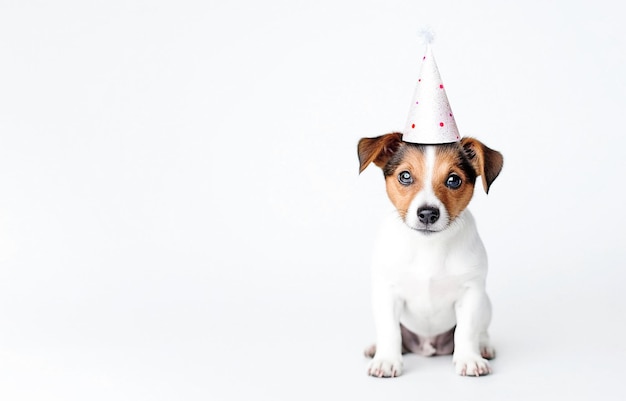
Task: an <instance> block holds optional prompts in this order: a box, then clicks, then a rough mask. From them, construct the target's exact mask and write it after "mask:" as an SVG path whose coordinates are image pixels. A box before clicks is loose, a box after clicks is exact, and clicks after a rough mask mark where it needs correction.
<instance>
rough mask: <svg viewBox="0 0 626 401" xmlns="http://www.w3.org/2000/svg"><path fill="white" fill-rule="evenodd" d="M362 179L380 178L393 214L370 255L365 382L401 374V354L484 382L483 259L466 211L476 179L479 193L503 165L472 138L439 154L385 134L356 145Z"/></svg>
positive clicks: (488, 351)
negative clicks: (371, 340)
mask: <svg viewBox="0 0 626 401" xmlns="http://www.w3.org/2000/svg"><path fill="white" fill-rule="evenodd" d="M358 156H359V162H360V171H359V173H360V172H363V170H364V169H365V168H366V167H367V166H368V165H369V164H370V163H374V164H375V165H377V166H378V167H380V168H381V169H382V170H383V174H384V177H385V181H386V187H387V194H388V196H389V199H390V200H391V202H392V203H393V205H394V206H395V209H396V210H395V212H394V213H393V214H392V215H390V216H389V218H387V219H386V220H385V221H384V222H383V224H382V226H381V232H380V235H379V238H378V241H377V245H376V247H375V250H374V255H373V263H372V271H371V280H372V294H371V299H372V309H373V317H374V324H375V327H376V343H375V344H374V345H372V346H371V347H369V348H368V349H366V350H365V354H366V355H367V356H368V357H371V358H373V359H372V361H371V362H370V364H369V368H368V374H369V375H371V376H376V377H395V376H399V375H400V374H401V373H402V354H403V353H408V352H413V353H416V354H420V355H425V356H432V355H449V354H453V358H452V360H453V363H454V365H455V370H456V373H458V374H459V375H463V376H465V375H468V376H482V375H487V374H489V373H490V372H491V368H490V366H489V362H488V361H487V360H488V359H492V358H494V357H495V350H494V349H493V348H492V347H491V345H490V343H489V335H488V333H487V328H488V326H489V323H490V320H491V303H490V301H489V298H488V297H487V293H486V291H485V279H486V275H487V254H486V252H485V248H484V246H483V243H482V241H481V239H480V237H479V235H478V231H477V230H476V224H475V222H474V218H473V217H472V215H471V213H470V211H469V210H468V209H467V205H468V203H469V202H470V200H471V198H472V196H473V192H474V185H475V182H476V178H477V177H478V176H480V177H482V182H483V187H484V189H485V192H489V187H490V186H491V184H492V183H493V181H494V180H495V179H496V177H497V176H498V174H499V173H500V171H501V169H502V164H503V158H502V155H501V154H500V153H499V152H497V151H495V150H492V149H490V148H488V147H487V146H485V145H483V144H482V143H481V142H480V141H478V140H476V139H474V138H463V139H461V140H460V142H455V143H449V144H441V145H419V144H414V143H408V142H403V141H402V134H400V133H390V134H386V135H382V136H379V137H376V138H362V139H361V140H360V141H359V144H358Z"/></svg>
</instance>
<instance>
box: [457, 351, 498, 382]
mask: <svg viewBox="0 0 626 401" xmlns="http://www.w3.org/2000/svg"><path fill="white" fill-rule="evenodd" d="M454 368H455V370H456V373H457V374H459V375H461V376H476V377H478V376H486V375H488V374H489V373H491V367H490V366H489V362H487V360H486V359H484V358H481V357H480V356H479V355H469V356H464V357H454Z"/></svg>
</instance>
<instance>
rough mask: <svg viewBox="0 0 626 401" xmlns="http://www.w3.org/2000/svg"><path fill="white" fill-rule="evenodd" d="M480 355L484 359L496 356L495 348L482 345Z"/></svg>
mask: <svg viewBox="0 0 626 401" xmlns="http://www.w3.org/2000/svg"><path fill="white" fill-rule="evenodd" d="M480 356H482V357H483V358H485V359H489V360H491V359H493V358H495V357H496V350H495V349H494V348H493V347H491V346H489V345H486V346H482V347H480Z"/></svg>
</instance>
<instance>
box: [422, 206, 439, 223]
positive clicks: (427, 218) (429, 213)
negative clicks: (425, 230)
mask: <svg viewBox="0 0 626 401" xmlns="http://www.w3.org/2000/svg"><path fill="white" fill-rule="evenodd" d="M417 217H418V218H419V220H420V222H421V223H422V224H425V225H428V224H434V223H435V222H436V221H437V220H439V209H437V208H436V207H431V206H426V207H421V208H419V209H418V210H417Z"/></svg>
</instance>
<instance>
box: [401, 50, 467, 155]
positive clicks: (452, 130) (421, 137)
mask: <svg viewBox="0 0 626 401" xmlns="http://www.w3.org/2000/svg"><path fill="white" fill-rule="evenodd" d="M402 140H403V141H405V142H413V143H421V144H441V143H451V142H458V141H459V140H460V135H459V130H458V128H457V126H456V122H455V121H454V115H453V114H452V109H451V108H450V102H448V96H446V89H445V87H444V86H443V81H442V80H441V76H440V75H439V69H438V68H437V63H436V62H435V57H434V56H433V52H432V49H431V47H430V44H427V46H426V54H425V55H424V58H423V59H422V68H421V70H420V75H419V79H418V80H417V86H416V88H415V93H414V95H413V101H412V102H411V108H410V110H409V118H408V119H407V122H406V127H405V129H404V132H403V135H402Z"/></svg>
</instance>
